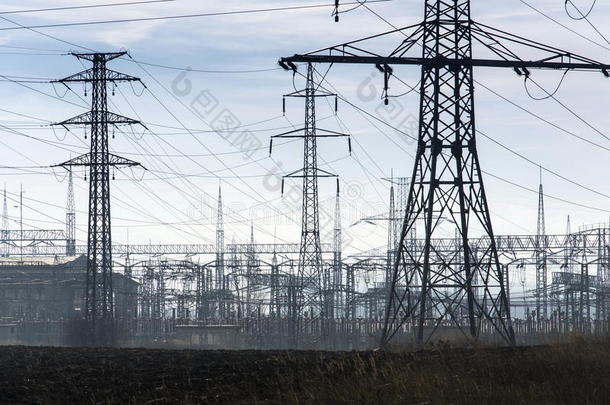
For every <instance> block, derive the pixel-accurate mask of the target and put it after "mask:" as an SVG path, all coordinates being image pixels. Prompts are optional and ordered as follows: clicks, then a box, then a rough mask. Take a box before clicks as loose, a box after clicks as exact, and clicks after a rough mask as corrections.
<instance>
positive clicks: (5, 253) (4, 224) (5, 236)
mask: <svg viewBox="0 0 610 405" xmlns="http://www.w3.org/2000/svg"><path fill="white" fill-rule="evenodd" d="M8 228H9V225H8V205H7V201H6V184H5V185H4V201H3V205H2V242H3V243H2V246H3V251H2V255H3V256H4V257H8V254H9V250H10V243H9V240H8Z"/></svg>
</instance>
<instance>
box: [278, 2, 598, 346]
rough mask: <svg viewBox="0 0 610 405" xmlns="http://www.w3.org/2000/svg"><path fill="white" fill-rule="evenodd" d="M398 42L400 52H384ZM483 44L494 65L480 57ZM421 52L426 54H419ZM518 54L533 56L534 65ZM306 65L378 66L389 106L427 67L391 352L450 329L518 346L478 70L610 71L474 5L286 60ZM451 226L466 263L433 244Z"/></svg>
mask: <svg viewBox="0 0 610 405" xmlns="http://www.w3.org/2000/svg"><path fill="white" fill-rule="evenodd" d="M382 37H385V40H383V39H384V38H382ZM392 37H397V38H396V42H397V44H398V45H397V46H396V47H395V48H393V49H391V50H389V51H388V50H387V49H385V50H384V49H383V48H384V47H385V44H387V42H388V40H391V39H392ZM388 38H389V39H388ZM473 40H476V43H477V44H478V45H479V46H480V47H481V48H482V50H483V51H484V52H486V53H487V55H486V56H484V57H482V58H475V57H473V46H472V45H473ZM417 47H421V49H422V50H421V52H420V53H419V55H417V54H415V55H414V51H415V50H417V49H418V48H417ZM511 48H520V49H521V50H523V49H527V51H528V52H529V54H528V56H529V57H532V59H530V60H525V59H523V58H522V57H520V56H519V55H518V54H517V53H516V52H519V51H518V50H513V49H511ZM490 55H491V57H490ZM532 55H533V56H532ZM296 63H333V64H335V65H336V64H343V63H358V64H369V65H371V66H376V67H377V69H379V70H380V71H381V72H383V76H384V93H385V96H386V103H387V102H388V98H387V97H388V89H389V85H388V83H389V82H390V81H391V80H392V77H395V73H394V69H395V68H396V66H400V65H415V66H420V67H421V81H420V84H419V89H417V90H418V92H419V94H420V112H419V133H418V139H417V151H416V156H415V164H414V168H413V172H412V173H413V174H412V176H411V186H410V190H409V197H408V201H407V207H406V211H405V219H404V223H403V226H402V229H401V233H400V243H399V245H398V252H397V255H396V261H395V264H394V269H393V274H392V282H391V292H390V296H389V297H388V305H387V310H386V321H385V327H384V332H383V336H382V339H381V341H382V344H386V343H388V342H389V341H390V340H391V339H392V338H393V337H394V336H395V335H396V334H397V333H398V332H400V331H401V330H403V327H404V326H405V324H411V325H413V326H414V327H415V329H416V334H415V336H416V341H417V342H419V343H424V342H426V341H429V340H430V339H431V338H432V337H433V336H434V335H435V333H436V331H437V330H438V328H439V327H440V326H441V325H443V327H446V326H448V325H452V326H454V327H457V329H458V330H459V331H461V332H462V333H463V334H464V335H466V336H469V337H473V338H474V339H478V338H479V336H480V333H481V331H482V330H486V331H495V336H499V337H500V339H501V340H503V341H505V342H507V343H509V344H512V343H514V333H513V330H512V326H511V318H510V312H509V304H508V297H507V295H506V291H505V285H504V283H505V277H504V275H503V270H502V268H501V266H500V263H499V260H498V253H497V248H496V242H495V239H494V233H493V229H492V225H491V218H490V213H489V208H488V203H487V197H486V194H485V188H484V186H483V181H482V176H481V168H480V165H479V157H478V153H477V144H476V136H475V133H476V130H475V119H474V86H475V83H474V78H473V68H474V67H503V68H510V69H513V70H514V71H515V72H516V73H517V74H518V75H520V76H521V77H523V78H524V79H525V80H528V79H529V78H530V70H529V69H533V68H538V69H570V70H578V69H588V70H597V71H601V72H602V73H604V75H606V76H610V74H609V73H608V69H609V68H610V66H609V65H605V64H602V63H600V62H597V61H595V60H592V59H589V58H586V57H582V56H579V55H577V54H574V53H572V52H567V51H564V50H561V49H558V48H555V47H551V46H547V45H543V44H540V43H537V42H533V41H530V40H527V39H525V38H522V37H519V36H516V35H513V34H510V33H507V32H505V31H502V30H498V29H495V28H493V27H490V26H487V25H484V24H481V23H478V22H475V21H473V20H472V19H471V14H470V0H426V1H424V21H423V22H421V23H419V24H415V25H412V26H409V27H404V28H400V29H393V30H392V31H389V32H385V33H382V34H379V35H373V36H368V37H366V38H363V39H360V40H356V41H351V42H347V43H343V44H339V45H336V46H332V47H328V48H324V49H320V50H317V51H314V52H310V53H306V54H296V55H294V56H291V57H286V58H282V59H280V66H282V67H284V68H285V69H293V70H294V69H295V68H296V66H295V64H296ZM418 221H420V222H421V223H422V224H421V227H422V230H423V233H424V235H423V237H424V243H423V248H422V249H419V248H418V249H417V250H416V251H413V250H411V249H410V248H409V233H410V231H411V229H412V228H413V227H414V226H415V224H416V222H418ZM441 222H442V223H443V226H440V225H441ZM448 226H450V227H453V228H454V233H455V234H456V235H457V237H458V238H459V240H460V245H461V251H460V252H458V254H454V255H447V254H441V253H439V252H436V251H434V250H433V249H432V243H431V241H432V239H434V238H439V237H441V238H442V234H445V232H447V229H446V228H447V227H448ZM475 230H476V231H477V232H482V233H483V235H484V236H485V238H484V239H482V240H485V241H486V242H485V243H484V244H483V245H480V244H479V245H478V246H476V247H475V246H472V245H471V241H470V238H471V236H472V235H473V231H475ZM475 280H476V282H475Z"/></svg>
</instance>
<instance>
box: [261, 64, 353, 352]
mask: <svg viewBox="0 0 610 405" xmlns="http://www.w3.org/2000/svg"><path fill="white" fill-rule="evenodd" d="M295 68H296V66H295ZM314 71H315V69H314V66H313V64H312V63H308V64H307V76H306V84H305V89H304V90H297V91H295V92H293V93H290V94H286V95H284V111H285V100H286V97H298V98H304V99H305V126H304V127H303V128H300V129H295V130H292V131H288V132H285V133H283V134H280V135H275V136H273V137H271V141H270V145H269V153H270V154H271V152H272V147H273V139H274V138H301V139H303V168H302V169H299V170H296V171H294V172H292V173H289V174H287V175H286V176H284V178H286V177H288V178H300V179H303V184H302V186H303V188H302V193H303V194H302V196H303V205H302V218H301V249H300V252H299V265H298V276H297V279H296V281H297V285H296V286H295V288H296V291H295V292H296V294H297V296H296V299H295V301H294V302H293V305H294V308H293V310H292V311H291V314H292V316H293V317H295V322H294V323H293V328H294V330H293V334H294V336H293V337H294V338H295V343H296V345H299V344H301V342H300V338H301V335H302V333H301V332H302V330H301V329H302V328H303V327H304V325H303V319H304V318H305V317H304V316H303V315H304V312H305V311H309V317H308V319H310V320H313V319H320V324H321V325H323V326H322V329H324V325H325V323H326V322H325V320H326V319H328V317H329V314H328V311H327V310H326V308H325V307H326V305H325V302H326V301H327V300H326V293H325V291H324V282H323V276H324V275H323V269H322V248H321V244H320V213H319V207H318V179H319V178H321V177H335V178H336V177H337V175H335V174H333V173H330V172H328V171H326V170H323V169H320V168H319V167H318V146H317V141H318V138H326V137H345V136H348V135H346V134H342V133H339V132H335V131H329V130H325V129H320V128H317V127H316V98H318V97H335V112H336V110H337V103H336V100H337V99H336V95H335V94H333V93H329V92H325V91H320V90H319V86H317V85H316V83H315V80H314ZM348 139H349V137H348ZM350 149H351V148H350ZM284 178H283V179H282V191H283V189H284V187H283V186H284ZM321 338H322V339H326V331H325V330H322V336H321Z"/></svg>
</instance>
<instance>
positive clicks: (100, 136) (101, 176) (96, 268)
mask: <svg viewBox="0 0 610 405" xmlns="http://www.w3.org/2000/svg"><path fill="white" fill-rule="evenodd" d="M125 54H126V53H125V52H115V53H73V55H74V56H76V57H77V58H78V59H81V60H85V61H89V62H91V63H92V64H93V67H92V68H90V69H87V70H84V71H82V72H79V73H77V74H75V75H72V76H68V77H66V78H64V79H60V80H56V81H54V82H56V83H62V84H64V85H66V86H68V85H69V84H70V83H77V82H83V83H85V86H87V85H89V86H90V87H91V110H90V111H89V112H86V113H83V114H80V115H78V116H76V117H73V118H70V119H68V120H65V121H62V122H60V123H57V124H53V125H61V126H64V127H66V128H67V127H68V126H70V125H84V126H88V127H90V134H91V144H90V150H89V153H86V154H84V155H81V156H78V157H76V158H74V159H71V160H69V161H67V162H64V163H61V164H59V165H57V166H62V167H64V168H66V169H68V170H70V169H71V168H73V167H79V166H80V167H87V168H88V169H89V223H88V229H87V231H88V232H87V277H86V287H85V318H86V320H87V322H88V332H89V335H88V337H87V339H88V343H89V344H93V345H107V344H111V343H112V341H113V339H114V295H113V288H112V238H111V225H110V223H111V215H110V170H111V168H114V167H130V166H138V165H139V163H137V162H134V161H132V160H129V159H125V158H123V157H120V156H117V155H115V154H112V153H110V152H109V150H108V135H109V133H108V128H109V126H110V125H112V126H113V128H114V127H116V126H117V125H121V124H123V125H130V124H141V123H140V122H139V121H136V120H133V119H131V118H127V117H123V116H121V115H118V114H115V113H113V112H110V111H108V94H107V90H108V89H107V87H108V84H112V85H114V83H116V82H124V81H128V82H132V81H139V80H140V79H138V78H136V77H133V76H128V75H125V74H123V73H119V72H115V71H113V70H110V69H108V68H107V67H106V64H107V62H109V61H111V60H113V59H116V58H119V57H121V56H123V55H125ZM113 134H114V132H113ZM85 136H86V135H85ZM113 136H114V135H113Z"/></svg>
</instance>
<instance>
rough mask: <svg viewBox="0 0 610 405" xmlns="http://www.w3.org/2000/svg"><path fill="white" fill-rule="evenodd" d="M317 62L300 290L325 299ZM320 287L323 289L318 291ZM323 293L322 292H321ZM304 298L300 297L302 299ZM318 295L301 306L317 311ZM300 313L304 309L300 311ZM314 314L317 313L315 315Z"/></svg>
mask: <svg viewBox="0 0 610 405" xmlns="http://www.w3.org/2000/svg"><path fill="white" fill-rule="evenodd" d="M313 75H314V69H313V65H312V64H309V65H308V66H307V83H306V87H305V130H304V136H303V171H302V178H303V188H302V192H303V206H302V217H301V249H300V252H299V266H298V275H299V281H300V282H301V283H302V284H301V285H300V286H299V287H298V293H299V294H304V293H305V290H313V291H314V292H313V294H311V293H310V295H309V297H312V298H313V297H316V296H318V297H319V298H318V299H321V300H324V297H320V296H322V295H325V294H324V293H323V292H322V291H321V290H322V280H321V276H322V274H321V270H322V268H321V267H322V248H321V245H320V213H319V207H318V146H317V139H316V99H315V97H314V93H315V82H314V77H313ZM316 290H320V292H319V293H317V291H316ZM318 294H319V295H318ZM301 300H303V298H300V299H299V301H301ZM314 300H315V298H314V299H313V300H312V299H308V300H306V301H304V302H299V304H300V305H304V306H305V307H310V308H311V312H313V311H314V308H313V307H314V305H315V306H317V305H319V304H317V305H316V303H315V302H312V301H314ZM315 310H316V311H321V312H322V313H321V314H320V317H321V318H325V317H326V316H327V314H326V313H325V311H324V307H323V306H322V307H321V308H315ZM297 312H299V313H300V312H301V311H300V310H299V311H297ZM312 316H313V314H312Z"/></svg>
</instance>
